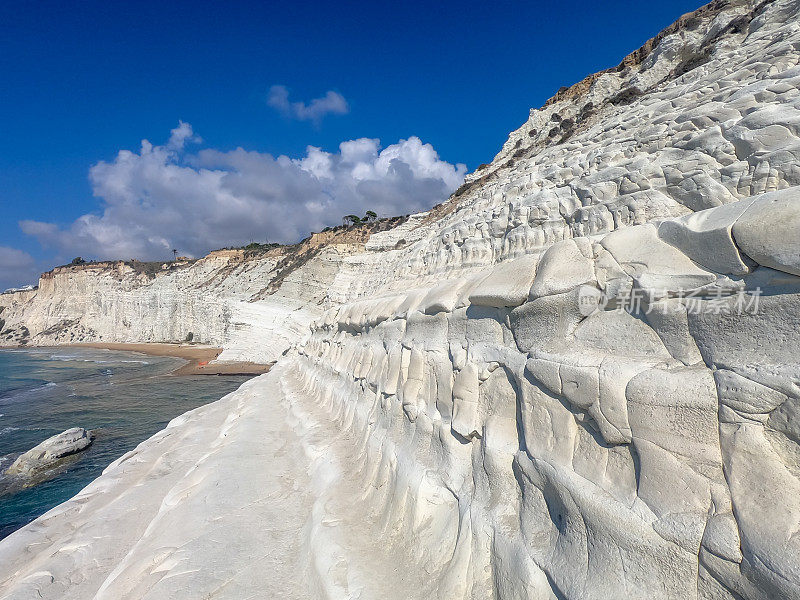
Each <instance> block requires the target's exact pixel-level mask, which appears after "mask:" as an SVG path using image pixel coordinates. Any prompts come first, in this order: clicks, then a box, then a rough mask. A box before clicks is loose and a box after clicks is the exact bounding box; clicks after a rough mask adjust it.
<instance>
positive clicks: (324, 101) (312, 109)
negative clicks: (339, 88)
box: [267, 85, 350, 124]
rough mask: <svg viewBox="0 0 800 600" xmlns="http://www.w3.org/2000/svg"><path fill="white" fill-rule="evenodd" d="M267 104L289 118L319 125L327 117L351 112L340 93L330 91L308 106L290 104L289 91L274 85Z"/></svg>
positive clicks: (268, 95)
mask: <svg viewBox="0 0 800 600" xmlns="http://www.w3.org/2000/svg"><path fill="white" fill-rule="evenodd" d="M267 104H269V105H270V106H271V107H272V108H274V109H276V110H278V111H280V112H281V113H283V114H284V115H286V116H287V117H291V118H293V119H297V120H298V121H313V122H314V123H316V124H319V122H320V121H321V120H322V118H323V117H324V116H325V115H328V114H331V115H346V114H347V113H348V112H350V107H349V106H348V104H347V100H345V99H344V96H342V95H341V94H339V93H338V92H334V91H333V90H329V91H328V92H326V93H325V95H324V96H323V97H322V98H314V99H313V100H311V102H309V103H308V104H306V103H305V102H290V101H289V90H287V89H286V86H283V85H273V86H272V87H271V88H269V94H267Z"/></svg>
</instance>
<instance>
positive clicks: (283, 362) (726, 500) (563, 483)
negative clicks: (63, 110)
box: [0, 0, 800, 600]
mask: <svg viewBox="0 0 800 600" xmlns="http://www.w3.org/2000/svg"><path fill="white" fill-rule="evenodd" d="M359 235H361V237H359ZM309 244H310V245H306V246H302V247H298V248H295V249H293V250H291V251H289V250H286V249H284V250H276V251H275V252H274V253H272V254H269V255H261V256H258V257H249V256H245V255H243V254H241V253H235V252H234V253H231V254H224V253H222V254H216V255H215V254H212V255H211V256H209V257H207V258H205V259H202V260H200V261H197V262H195V263H192V264H187V265H184V266H180V265H176V266H173V267H167V268H166V269H165V272H163V273H161V272H160V273H158V274H156V275H154V276H150V275H148V274H147V273H136V272H135V268H134V267H131V266H125V265H123V264H120V265H118V266H108V265H104V266H99V267H96V268H95V267H91V268H64V269H61V270H57V271H56V272H53V273H51V274H48V275H47V276H46V277H44V278H43V279H42V281H41V282H40V286H39V289H38V291H28V292H20V293H16V294H5V295H2V296H0V306H4V307H5V308H4V310H3V312H2V313H0V318H2V319H3V320H4V326H3V328H2V330H0V338H3V339H4V343H7V344H11V343H19V342H20V341H23V340H25V341H27V343H29V344H37V343H46V342H47V343H49V342H56V343H60V342H67V341H71V340H73V341H74V340H77V339H81V340H86V341H88V340H90V339H91V340H93V341H94V340H106V341H180V340H182V339H184V338H185V336H186V335H187V334H188V333H189V331H191V332H192V333H193V334H194V335H195V336H196V339H198V340H199V341H204V342H209V343H215V344H222V345H223V346H224V347H225V351H226V353H227V354H228V356H236V357H239V358H242V359H245V358H246V359H250V360H259V359H261V360H265V359H273V358H277V359H278V362H277V365H276V366H275V367H274V368H273V369H272V371H271V372H270V373H268V374H266V375H263V376H261V377H258V378H256V379H254V380H251V381H250V382H248V383H246V384H245V385H244V386H242V388H241V389H240V390H239V391H237V392H234V393H233V394H230V395H228V396H226V397H225V398H223V399H222V400H220V401H219V402H216V403H214V404H211V405H208V406H206V407H202V408H200V409H197V410H196V411H193V412H191V413H187V414H186V415H183V416H181V417H179V418H177V419H175V420H174V421H173V422H172V423H171V424H170V426H169V427H168V428H167V429H165V430H164V431H162V432H160V433H159V434H157V435H156V436H154V437H153V438H151V439H150V440H148V441H146V442H144V443H142V444H141V445H140V446H139V447H138V448H137V449H136V450H135V451H133V452H131V453H129V454H128V455H126V456H124V457H121V458H120V459H119V460H117V461H116V462H115V463H114V464H112V465H111V466H110V467H109V468H108V469H106V471H105V472H104V474H103V476H101V477H100V478H98V479H97V480H96V481H95V482H93V483H92V484H91V485H90V486H88V487H87V488H86V489H85V490H84V491H82V492H81V493H80V494H79V495H78V496H76V497H75V498H74V499H72V500H70V501H68V502H67V503H65V504H63V505H61V506H59V507H57V508H55V509H53V510H52V511H50V513H48V514H46V515H44V516H42V517H41V518H39V519H37V520H36V521H34V522H33V523H32V524H31V525H29V526H27V527H25V528H23V529H22V530H20V531H18V532H16V533H15V534H13V535H11V536H10V537H9V538H7V539H6V540H4V541H3V542H2V543H0V597H3V598H31V597H35V598H59V599H63V598H81V599H85V598H96V599H114V600H120V599H134V598H136V599H143V598H148V599H150V598H152V599H164V598H237V599H240V598H250V597H253V598H261V597H280V598H362V599H372V598H381V599H394V598H398V599H399V598H403V599H420V600H422V599H430V598H440V599H443V600H445V599H446V600H451V599H452V600H460V599H486V598H498V599H500V598H503V599H537V600H538V599H547V600H551V599H552V600H555V599H558V600H563V599H569V600H573V599H575V600H577V599H581V600H588V599H597V600H606V599H609V598H615V599H616V598H620V599H621V598H630V599H645V598H646V599H648V600H654V599H686V598H696V599H707V600H721V599H730V600H740V599H747V600H755V599H764V600H767V599H776V598H781V599H800V535H798V530H800V466H799V465H800V446H798V444H800V1H798V0H774V1H772V2H770V1H767V2H760V3H757V2H748V1H743V0H739V1H731V2H727V1H715V2H713V3H711V4H710V5H708V6H706V7H703V8H701V9H700V10H698V11H696V12H695V13H692V14H689V15H685V16H684V17H682V18H681V19H680V20H679V21H677V22H676V24H674V25H673V26H671V27H669V28H668V29H667V30H665V31H664V32H662V34H659V36H657V37H656V38H654V39H653V40H651V41H650V42H648V43H647V44H646V45H645V46H644V47H643V48H642V49H640V50H639V51H637V52H634V53H633V54H631V55H630V56H629V57H627V58H626V59H625V60H624V61H623V63H622V64H621V65H620V66H619V67H617V68H615V69H611V70H609V71H606V72H603V73H600V74H596V75H593V76H591V77H589V78H587V79H586V80H584V81H582V82H580V83H578V84H576V85H574V86H572V87H571V88H564V89H562V90H561V91H559V93H558V94H557V95H556V96H555V97H554V98H553V99H552V100H551V101H549V102H548V103H547V104H546V105H545V106H544V107H542V108H541V109H537V110H533V111H531V114H530V117H529V119H528V121H527V122H526V123H525V124H524V125H523V126H522V127H521V128H520V129H519V130H517V131H515V132H513V133H512V134H511V135H510V137H509V140H508V142H507V143H506V144H505V145H504V147H503V149H502V150H501V152H500V153H499V154H498V155H497V157H496V158H495V160H494V161H493V162H492V163H491V164H490V165H487V166H484V167H482V168H480V169H479V170H478V171H476V172H475V173H473V174H472V175H471V176H469V177H468V180H467V183H466V184H465V185H464V186H463V187H462V188H461V189H460V190H458V191H457V192H456V193H455V194H454V195H453V197H452V198H451V199H450V200H449V201H448V202H446V203H445V204H443V205H440V206H438V207H434V208H433V209H432V210H431V211H429V212H428V213H425V214H422V215H414V216H412V217H411V218H409V219H408V220H407V221H404V222H403V223H402V224H400V225H398V226H397V227H394V228H391V229H388V230H386V231H381V232H373V233H372V234H371V235H369V234H368V233H367V232H362V234H358V233H357V230H355V229H350V230H347V231H339V232H336V233H334V234H329V237H327V238H314V239H312V240H311V241H310V242H309ZM115 269H116V270H115ZM26 331H27V333H25V332H26Z"/></svg>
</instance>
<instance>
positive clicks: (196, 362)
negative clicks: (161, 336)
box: [65, 342, 272, 376]
mask: <svg viewBox="0 0 800 600" xmlns="http://www.w3.org/2000/svg"><path fill="white" fill-rule="evenodd" d="M65 346H68V347H73V348H96V349H99V350H120V351H125V352H139V353H141V354H147V355H150V356H172V357H175V358H182V359H183V360H185V361H187V362H186V364H185V365H182V366H180V367H178V368H177V369H175V370H174V371H172V372H171V375H180V376H184V375H250V376H256V375H262V374H264V373H267V372H268V371H269V370H270V368H271V367H272V365H271V364H260V363H252V362H221V363H212V362H211V361H213V360H215V359H216V358H217V357H218V356H219V355H220V353H222V348H216V347H213V346H202V345H193V344H168V343H156V342H149V343H104V342H86V343H81V344H65Z"/></svg>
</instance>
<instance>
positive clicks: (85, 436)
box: [4, 427, 94, 486]
mask: <svg viewBox="0 0 800 600" xmlns="http://www.w3.org/2000/svg"><path fill="white" fill-rule="evenodd" d="M92 440H94V435H92V433H91V432H90V431H87V430H85V429H83V428H81V427H73V428H72V429H67V430H66V431H63V432H61V433H59V434H58V435H54V436H53V437H50V438H47V439H46V440H45V441H43V442H42V443H41V444H38V445H37V446H35V447H33V448H31V449H30V450H28V451H27V452H25V453H23V454H21V455H20V456H18V457H17V459H16V460H15V461H14V462H13V463H11V466H10V467H8V469H6V471H5V473H4V474H5V475H6V476H11V477H18V478H20V479H21V480H23V483H24V485H26V486H27V485H33V484H35V483H38V482H39V481H41V480H42V477H44V476H45V475H46V471H48V470H51V469H53V468H54V467H56V466H57V465H58V463H59V462H60V461H61V460H62V459H64V458H66V457H68V456H71V455H73V454H77V453H78V452H80V451H82V450H85V449H86V448H88V447H89V446H91V444H92Z"/></svg>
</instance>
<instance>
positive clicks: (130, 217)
mask: <svg viewBox="0 0 800 600" xmlns="http://www.w3.org/2000/svg"><path fill="white" fill-rule="evenodd" d="M697 6H698V3H697V2H696V1H680V0H669V1H664V2H658V3H643V2H622V1H608V2H587V1H575V2H560V3H559V2H529V3H511V2H508V3H506V2H499V3H498V2H480V3H478V2H459V3H450V2H442V3H438V4H436V3H430V2H405V3H391V4H389V3H385V4H384V3H364V2H336V3H309V2H306V3H303V2H285V3H262V2H231V3H220V2H214V3H211V2H207V3H199V2H195V3H184V2H137V3H117V2H93V1H86V2H77V3H67V2H48V1H43V2H27V3H15V4H9V5H8V6H6V7H5V9H4V15H3V17H4V18H3V19H2V22H0V77H1V78H2V85H0V208H2V214H3V216H4V218H3V219H2V220H0V248H2V249H3V250H2V251H0V288H1V287H5V286H7V285H12V284H16V283H20V284H21V283H28V282H30V280H31V279H33V278H35V273H36V272H38V271H40V270H44V269H47V268H50V267H52V266H53V265H55V264H59V263H62V262H65V261H68V260H69V259H70V258H72V256H74V255H76V254H82V255H88V256H87V257H88V258H98V259H99V258H131V257H136V258H149V259H158V258H163V259H166V258H169V256H170V255H171V252H168V250H170V249H171V248H172V247H178V249H179V250H180V251H182V252H184V253H192V254H199V253H202V252H204V251H207V250H208V249H211V248H213V247H214V246H215V245H227V244H228V243H230V244H234V243H242V242H244V243H246V242H247V241H250V240H251V239H252V240H255V241H263V240H264V239H270V240H273V241H293V240H292V239H291V238H298V237H302V236H303V235H305V233H307V232H308V230H309V229H313V228H317V227H319V226H321V225H324V224H330V223H336V222H337V221H338V220H339V218H340V216H341V213H340V212H339V211H342V210H352V211H356V210H361V209H363V208H365V207H366V208H369V207H370V206H374V207H377V208H379V209H380V210H379V212H383V213H387V214H388V213H391V212H398V213H404V212H411V211H414V210H422V209H424V208H427V206H429V205H431V204H433V203H435V202H437V201H440V200H441V199H443V198H444V197H446V196H447V194H448V193H449V192H450V191H452V189H453V188H454V186H457V184H458V181H459V180H460V178H461V177H463V173H464V172H465V170H473V169H474V168H475V167H476V166H477V165H478V164H480V163H483V162H488V161H490V160H491V158H492V157H493V156H494V154H495V153H496V152H497V150H498V149H499V148H500V146H501V145H502V143H503V141H504V140H505V138H506V136H507V134H508V132H509V131H511V130H513V129H515V128H517V127H518V126H519V125H521V124H522V123H523V122H524V121H525V119H526V118H527V114H528V110H529V109H530V108H531V107H536V106H540V105H541V104H542V103H543V102H544V101H545V100H546V99H547V98H548V97H550V96H551V95H552V94H553V93H554V92H555V91H556V90H557V89H558V88H559V87H560V86H561V85H569V84H571V83H574V82H576V81H578V80H580V79H581V78H582V77H584V76H585V75H587V74H589V73H592V72H595V71H597V70H600V69H603V68H606V67H610V66H614V65H616V64H617V63H618V62H619V61H620V59H621V58H622V57H623V56H624V55H625V54H627V53H628V52H630V51H632V50H634V49H635V48H637V47H638V46H640V45H641V44H642V43H643V42H644V41H645V40H646V39H647V38H649V37H651V36H652V35H654V34H655V33H657V32H658V31H659V30H660V29H662V28H663V27H665V26H666V25H668V24H669V23H671V22H672V21H674V20H675V19H676V18H677V17H678V16H679V15H681V14H683V13H685V12H688V11H690V10H693V9H695V8H697ZM275 86H278V87H275ZM315 99H317V101H316V102H314V100H315ZM181 122H182V123H183V125H180V123H181ZM200 138H202V141H200ZM142 140H149V142H150V144H149V150H148V146H145V147H144V148H143V147H142ZM377 140H380V141H379V142H378V141H377ZM342 142H348V143H350V142H352V143H350V144H349V145H346V146H342V147H340V144H341V143H342ZM308 146H312V147H314V148H318V149H319V150H312V151H309V150H308ZM237 148H240V149H241V150H237ZM120 151H130V152H127V153H123V154H118V153H119V152H120ZM462 165H465V166H462ZM354 173H357V175H354ZM248 211H250V212H255V213H258V218H256V219H249V218H247V215H248ZM20 223H22V226H21V225H20ZM262 233H263V235H262Z"/></svg>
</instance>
